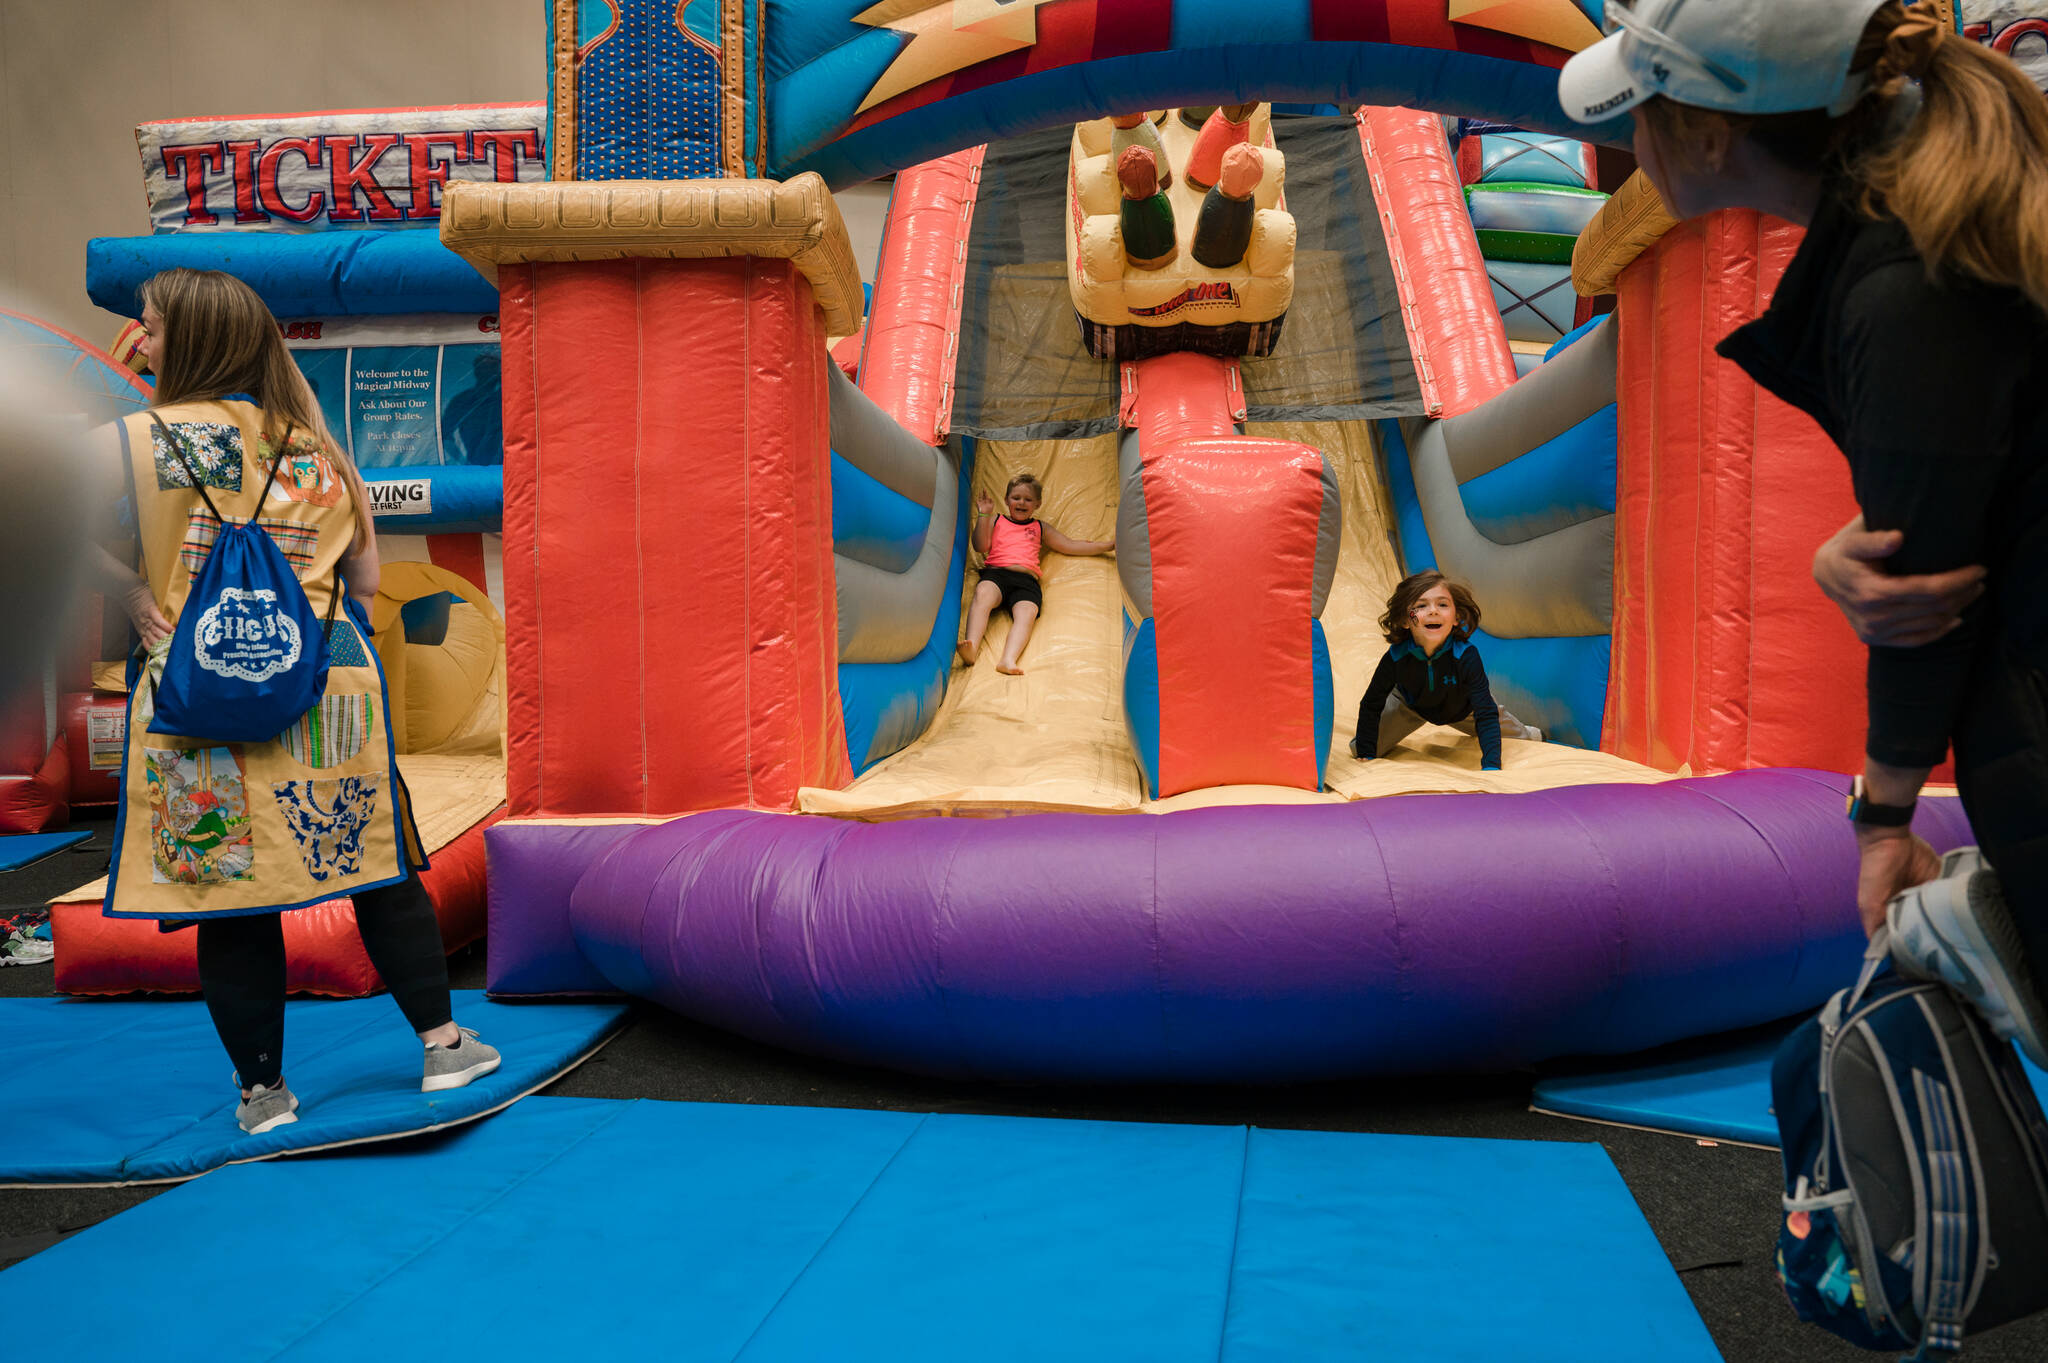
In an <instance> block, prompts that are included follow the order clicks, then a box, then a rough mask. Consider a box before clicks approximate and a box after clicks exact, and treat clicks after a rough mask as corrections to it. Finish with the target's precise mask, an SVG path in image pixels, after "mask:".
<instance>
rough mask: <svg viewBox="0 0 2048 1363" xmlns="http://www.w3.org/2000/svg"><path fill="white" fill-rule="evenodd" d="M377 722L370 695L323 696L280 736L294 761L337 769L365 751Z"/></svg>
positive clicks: (374, 704)
mask: <svg viewBox="0 0 2048 1363" xmlns="http://www.w3.org/2000/svg"><path fill="white" fill-rule="evenodd" d="M336 629H337V632H339V627H338V626H337V627H336ZM376 719H377V711H376V702H375V701H374V700H373V699H371V697H370V696H369V695H368V694H367V693H365V694H360V695H354V696H322V697H321V698H320V703H319V704H318V705H315V706H314V707H313V708H312V709H310V710H308V711H306V713H305V714H303V715H301V716H299V721H298V723H296V724H294V725H292V727H291V728H289V729H286V730H285V731H284V732H283V733H282V734H280V735H278V737H279V738H280V739H281V740H282V741H283V743H284V750H285V751H286V752H288V753H290V754H291V755H292V757H293V758H294V759H295V760H297V761H299V762H303V763H305V764H306V765H307V766H309V767H338V766H340V765H341V764H342V763H344V762H346V761H348V760H349V759H350V758H351V757H354V756H355V755H356V754H357V753H359V752H361V751H362V750H363V744H364V743H366V742H368V741H369V737H370V731H371V729H372V728H374V727H375V724H376Z"/></svg>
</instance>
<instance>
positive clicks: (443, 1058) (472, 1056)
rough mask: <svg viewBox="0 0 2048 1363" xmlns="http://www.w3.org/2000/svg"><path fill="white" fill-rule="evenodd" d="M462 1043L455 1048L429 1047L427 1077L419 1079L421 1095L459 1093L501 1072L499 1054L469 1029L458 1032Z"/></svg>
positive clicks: (454, 1046) (465, 1028)
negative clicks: (466, 1086)
mask: <svg viewBox="0 0 2048 1363" xmlns="http://www.w3.org/2000/svg"><path fill="white" fill-rule="evenodd" d="M458 1030H459V1031H460V1032H461V1033H462V1039H461V1040H460V1041H458V1042H456V1043H455V1044H454V1045H453V1046H434V1045H429V1046H428V1047H427V1061H426V1073H425V1074H424V1075H423V1076H422V1077H421V1079H420V1092H421V1093H439V1092H440V1091H441V1090H442V1089H459V1088H461V1087H462V1086H463V1085H464V1084H467V1083H469V1082H471V1081H472V1080H476V1079H481V1078H483V1077H484V1076H485V1075H487V1074H489V1073H490V1072H491V1071H492V1070H494V1069H496V1068H498V1059H499V1057H498V1052H497V1051H496V1050H495V1049H494V1048H492V1047H490V1046H486V1045H485V1044H484V1043H483V1042H481V1041H478V1040H477V1039H476V1032H475V1031H474V1030H473V1029H471V1028H468V1027H462V1028H459V1029H458Z"/></svg>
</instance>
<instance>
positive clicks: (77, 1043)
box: [0, 990, 626, 1186]
mask: <svg viewBox="0 0 2048 1363" xmlns="http://www.w3.org/2000/svg"><path fill="white" fill-rule="evenodd" d="M625 1014H626V1008H625V1005H623V1004H616V1003H561V1004H554V1003H550V1004H502V1003H491V1002H489V1001H488V1000H486V999H485V998H484V997H483V994H482V993H481V992H479V991H476V990H458V991H457V992H456V994H455V1020H456V1021H457V1022H459V1023H461V1024H462V1025H463V1026H465V1027H474V1028H476V1029H477V1030H478V1031H479V1032H480V1033H482V1035H483V1038H484V1040H486V1041H488V1042H490V1043H491V1044H492V1045H493V1046H496V1047H497V1048H498V1049H499V1050H500V1051H501V1052H502V1053H503V1054H504V1057H505V1062H504V1064H503V1065H501V1066H500V1067H499V1069H498V1071H497V1072H496V1073H495V1074H490V1075H487V1076H485V1077H484V1078H482V1079H480V1080H478V1081H477V1082H475V1083H473V1084H471V1085H469V1087H467V1088H459V1089H450V1090H448V1091H446V1092H443V1093H421V1092H420V1043H419V1038H418V1037H416V1036H414V1035H413V1033H412V1031H411V1029H410V1028H408V1027H407V1026H406V1025H405V1019H404V1018H403V1017H402V1016H400V1015H399V1012H398V1006H397V1005H396V1004H394V1003H393V1002H392V1001H391V999H390V998H389V997H387V996H382V995H380V996H378V997H375V998H367V999H331V1000H330V999H317V1000H314V999H309V1000H303V1001H294V1002H292V1003H289V1004H287V1005H286V1006H285V1071H284V1072H285V1079H286V1081H287V1082H288V1083H290V1085H291V1087H292V1092H293V1093H295V1094H297V1095H298V1098H299V1103H300V1107H299V1120H298V1121H296V1122H294V1123H291V1124H289V1125H286V1126H281V1127H278V1128H276V1129H275V1130H272V1131H266V1132H264V1133H263V1134H262V1135H260V1136H246V1135H243V1134H242V1130H241V1128H240V1127H238V1126H236V1125H235V1103H236V1093H235V1088H234V1084H233V1081H232V1076H233V1073H234V1065H233V1064H232V1062H230V1061H229V1060H228V1058H227V1055H226V1053H225V1052H223V1051H222V1050H221V1046H220V1039H219V1037H218V1036H216V1035H215V1033H214V1030H213V1023H212V1022H211V1021H210V1020H209V1019H208V1017H207V1014H206V1005H205V1004H203V1003H196V1002H170V1001H162V1002H128V1001H122V1002H109V1001H98V1000H91V999H0V1037H5V1038H6V1039H7V1076H6V1091H5V1096H4V1097H0V1129H4V1130H5V1132H6V1139H5V1140H4V1141H0V1186H4V1185H9V1184H15V1185H19V1184H48V1183H72V1184H80V1183H85V1184H103V1183H155V1182H163V1181H167V1180H175V1179H183V1178H190V1177H192V1176H193V1175H194V1174H203V1173H205V1172H206V1171H207V1170H209V1169H215V1168H219V1167H220V1166H221V1165H223V1164H228V1163H231V1162H234V1161H238V1160H249V1159H266V1158H269V1157H270V1156H273V1155H282V1154H289V1153H292V1152H294V1151H303V1150H314V1149H319V1148H321V1147H324V1146H331V1145H344V1144H348V1143H350V1142H354V1141H372V1140H383V1139H387V1138H389V1137H392V1136H401V1135H406V1134H409V1133H413V1132H420V1131H431V1130H433V1129H434V1128H436V1127H443V1126H448V1125H451V1124H454V1123H458V1122H466V1121H470V1120H471V1119H473V1118H476V1117H481V1116H483V1115H484V1114H486V1113H488V1112H492V1111H495V1110H496V1109H498V1108H501V1107H503V1106H505V1104H507V1103H510V1102H513V1101H514V1100H516V1099H518V1098H519V1097H521V1096H522V1095H524V1094H528V1093H531V1092H533V1091H534V1090H535V1089H537V1088H540V1087H542V1086H544V1085H546V1084H547V1083H549V1082H551V1081H552V1080H554V1079H555V1078H556V1077H557V1076H559V1075H561V1074H562V1073H563V1072H564V1071H567V1070H569V1069H572V1068H574V1067H575V1065H576V1064H577V1062H578V1061H580V1060H582V1059H583V1058H584V1057H585V1056H587V1055H589V1054H590V1053H591V1052H592V1051H594V1050H596V1049H597V1047H599V1046H600V1045H602V1044H603V1043H604V1040H605V1038H606V1037H608V1036H609V1035H610V1034H611V1032H612V1031H613V1029H614V1028H616V1027H617V1026H618V1025H619V1023H620V1021H621V1020H622V1019H623V1018H624V1017H625Z"/></svg>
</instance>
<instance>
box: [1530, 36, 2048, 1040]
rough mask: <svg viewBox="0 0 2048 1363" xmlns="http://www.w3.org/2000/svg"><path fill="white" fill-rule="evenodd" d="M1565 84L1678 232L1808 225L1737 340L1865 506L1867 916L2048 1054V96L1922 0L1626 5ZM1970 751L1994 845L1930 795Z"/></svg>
mask: <svg viewBox="0 0 2048 1363" xmlns="http://www.w3.org/2000/svg"><path fill="white" fill-rule="evenodd" d="M1607 17H1608V20H1609V24H1610V36H1609V37H1607V38H1606V39H1605V40H1603V41H1602V42H1599V43H1597V44H1595V45H1594V46H1592V47H1590V48H1588V49H1586V50H1585V51H1583V52H1581V53H1579V54H1578V55H1577V56H1575V57H1573V58H1572V59H1571V61H1570V62H1569V63H1568V64H1567V65H1566V66H1565V68H1564V71H1563V74H1562V76H1561V77H1560V79H1559V83H1558V98H1559V100H1560V101H1561V103H1562V104H1563V106H1564V109H1565V112H1567V113H1568V114H1570V115H1571V116H1572V117H1573V118H1574V119H1577V120H1578V121H1580V122H1583V123H1595V122H1601V121H1604V120H1606V119H1609V118H1612V117H1614V116H1616V115H1618V114H1621V113H1623V112H1627V113H1629V114H1631V115H1632V116H1633V118H1634V120H1635V150H1636V157H1637V160H1638V161H1639V162H1640V163H1641V165H1642V169H1643V172H1644V173H1645V174H1646V175H1647V176H1648V177H1649V179H1650V181H1651V183H1652V184H1654V185H1655V186H1656V188H1657V191H1658V193H1660V194H1661V195H1662V196H1663V198H1664V201H1665V203H1666V204H1667V205H1668V206H1669V207H1670V209H1671V210H1672V212H1673V213H1675V214H1677V215H1678V216H1680V217H1691V216H1695V215H1698V214H1703V213H1708V212H1712V211H1713V210H1715V209H1720V208H1732V207H1747V208H1753V209H1758V210H1761V211H1763V212H1766V213H1772V214H1775V215H1777V216H1778V217H1781V218H1785V219H1788V220H1790V221H1792V222H1794V223H1797V224H1799V225H1801V226H1804V227H1805V228H1806V229H1807V232H1806V236H1805V239H1804V240H1803V242H1802V243H1801V245H1800V248H1799V251H1798V253H1797V255H1795V256H1794V258H1793V260H1792V263H1791V264H1790V265H1789V266H1788V267H1787V269H1786V271H1785V274H1784V277H1783V279H1782V280H1781V281H1780V282H1779V284H1778V288H1777V291H1776V294H1775V296H1774V297H1773V298H1772V300H1771V303H1770V306H1769V308H1768V309H1767V310H1766V311H1765V313H1764V315H1763V316H1762V317H1760V318H1758V319H1757V320H1756V321H1754V322H1751V323H1749V324H1747V325H1745V326H1743V327H1740V328H1738V329H1737V330H1736V331H1735V332H1734V333H1732V334H1731V335H1729V336H1728V337H1726V338H1725V339H1723V340H1722V342H1721V343H1720V345H1719V347H1718V349H1719V351H1720V353H1721V354H1722V355H1724V356H1725V357H1727V358H1728V359H1730V360H1733V361H1734V362H1735V363H1736V364H1738V365H1740V366H1741V367H1742V368H1743V369H1744V370H1746V371H1747V372H1748V373H1749V375H1750V377H1752V378H1754V379H1755V380H1756V381H1757V382H1758V383H1759V384H1761V385H1762V386H1763V387H1764V388H1766V389H1768V390H1770V391H1771V392H1772V393H1775V394H1776V395H1777V396H1779V397H1780V398H1783V399H1784V400H1785V401H1787V402H1789V403H1791V404H1792V405H1793V406H1795V407H1798V408H1800V409H1802V410H1803V411H1805V412H1807V413H1809V414H1810V415H1812V416H1813V417H1814V418H1815V419H1816V420H1817V421H1818V422H1819V423H1820V425H1821V426H1822V427H1823V428H1824V429H1825V430H1826V431H1827V433H1828V434H1829V435H1830V436H1831V437H1832V438H1833V439H1834V441H1835V443H1836V444H1837V445H1839V446H1841V448H1842V451H1843V453H1844V454H1845V455H1846V456H1847V457H1848V461H1849V467H1850V472H1851V476H1852V481H1853V485H1854V488H1855V493H1856V499H1857V503H1858V505H1859V506H1860V508H1861V510H1862V515H1861V516H1859V517H1858V519H1857V520H1855V521H1852V522H1850V524H1849V525H1848V526H1847V527H1845V528H1844V529H1843V531H1842V532H1841V533H1840V534H1837V535H1836V536H1835V537H1834V538H1833V539H1832V540H1830V541H1829V542H1828V543H1827V544H1826V545H1824V546H1822V548H1821V550H1820V552H1819V553H1818V554H1816V555H1815V559H1814V576H1815V578H1816V580H1817V581H1819V582H1820V584H1821V586H1822V588H1823V590H1825V591H1826V592H1827V593H1828V595H1829V596H1830V597H1832V598H1833V599H1834V600H1835V601H1836V603H1837V604H1838V605H1839V606H1841V608H1842V610H1843V613H1844V614H1845V615H1846V616H1847V617H1848V618H1849V621H1850V623H1851V624H1852V625H1853V626H1855V627H1856V629H1857V632H1858V634H1859V635H1860V636H1861V637H1862V639H1863V640H1864V642H1865V643H1867V644H1869V645H1871V648H1870V661H1869V668H1868V673H1867V678H1866V686H1867V690H1868V696H1869V706H1870V720H1869V729H1868V733H1867V736H1866V741H1865V761H1864V769H1863V772H1862V775H1861V776H1860V777H1858V778H1857V780H1856V782H1855V784H1854V786H1853V787H1852V791H1851V796H1850V806H1849V813H1850V818H1851V819H1852V820H1853V821H1854V823H1855V828H1856V836H1857V842H1858V844H1859V847H1860V849H1861V865H1860V871H1859V876H1858V884H1857V907H1858V909H1859V910H1860V912H1861V914H1862V917H1863V922H1864V926H1865V928H1866V929H1867V930H1869V931H1871V932H1873V933H1874V932H1875V931H1876V930H1877V928H1878V926H1879V925H1880V924H1883V923H1885V922H1886V921H1887V913H1888V912H1889V922H1890V927H1891V930H1892V945H1893V955H1894V958H1895V960H1897V961H1898V962H1899V964H1900V965H1901V966H1902V968H1905V969H1909V970H1913V971H1916V972H1917V973H1921V974H1926V975H1931V976H1934V977H1937V978H1942V979H1946V980H1947V981H1948V982H1949V983H1951V984H1953V985H1955V986H1956V987H1958V988H1959V989H1960V990H1961V991H1962V992H1963V993H1964V994H1965V995H1967V996H1969V997H1970V998H1971V999H1972V1000H1973V1001H1974V1002H1975V1003H1976V1004H1977V1005H1978V1007H1979V1008H1980V1010H1982V1011H1983V1012H1984V1013H1985V1015H1986V1017H1987V1018H1988V1019H1989V1020H1990V1022H1991V1023H1992V1025H1993V1027H1994V1029H1996V1030H1997V1031H1998V1032H1999V1033H2000V1034H2001V1035H2003V1036H2007V1037H2010V1038H2012V1039H2014V1040H2016V1041H2018V1042H2019V1043H2020V1045H2021V1046H2022V1048H2023V1049H2025V1050H2026V1051H2027V1052H2028V1054H2029V1055H2030V1056H2031V1057H2032V1058H2033V1059H2034V1061H2035V1062H2036V1063H2037V1064H2044V1065H2048V1046H2044V1042H2048V1016H2044V1011H2043V1003H2042V996H2041V990H2040V988H2039V986H2040V984H2041V983H2042V981H2043V980H2044V979H2048V681H2044V675H2043V674H2044V673H2048V101H2044V100H2043V99H2042V96H2041V92H2040V91H2039V90H2037V89H2035V88H2034V87H2033V85H2032V84H2031V83H2030V82H2028V80H2027V79H2026V77H2025V76H2024V75H2022V74H2021V72H2020V71H2019V69H2018V68H2017V67H2015V66H2014V65H2012V63H2011V62H2010V61H2008V60H2007V59H2005V58H2004V57H2002V56H1998V55H1996V54H1994V53H1992V52H1990V51H1988V50H1987V49H1984V48H1981V47H1979V46H1977V45H1976V44H1974V43H1971V42H1969V41H1967V40H1964V39H1962V38H1960V37H1958V36H1957V35H1956V34H1955V32H1954V31H1953V29H1952V27H1951V25H1950V24H1949V23H1948V22H1947V21H1945V20H1944V19H1943V18H1942V17H1941V15H1940V14H1939V13H1938V12H1937V11H1936V10H1935V8H1934V6H1933V5H1932V4H1919V5H1914V6H1912V7H1910V8H1906V7H1902V6H1901V5H1900V4H1899V3H1897V0H1885V2H1884V3H1878V0H1639V3H1637V4H1636V5H1635V6H1634V7H1633V8H1632V9H1624V8H1621V7H1619V6H1617V5H1615V4H1612V3H1610V4H1609V5H1608V9H1607ZM1951 744H1952V745H1953V748H1954V752H1955V758H1956V780H1957V784H1958V786H1959V787H1960V790H1961V794H1962V798H1963V805H1964V809H1965V810H1966V812H1967V813H1968V814H1969V816H1970V822H1971V825H1972V827H1973V829H1974V831H1975V833H1976V836H1977V839H1978V841H1979V844H1980V848H1981V850H1972V851H1969V852H1967V853H1951V854H1950V856H1949V858H1948V859H1947V860H1946V862H1943V861H1940V860H1938V859H1937V858H1936V857H1935V855H1934V852H1933V850H1932V849H1931V848H1930V847H1929V846H1928V845H1927V844H1926V843H1925V842H1922V841H1921V840H1920V839H1919V838H1917V837H1916V836H1914V835H1913V833H1912V829H1911V826H1910V820H1911V816H1912V810H1913V804H1914V801H1915V799H1916V798H1917V797H1918V795H1919V792H1920V789H1921V786H1922V785H1923V784H1924V783H1925V781H1926V779H1927V776H1928V773H1929V770H1930V769H1931V768H1933V767H1934V766H1935V765H1937V764H1938V763H1939V762H1941V760H1942V758H1943V757H1944V756H1945V755H1946V753H1947V752H1948V750H1949V748H1950V746H1951Z"/></svg>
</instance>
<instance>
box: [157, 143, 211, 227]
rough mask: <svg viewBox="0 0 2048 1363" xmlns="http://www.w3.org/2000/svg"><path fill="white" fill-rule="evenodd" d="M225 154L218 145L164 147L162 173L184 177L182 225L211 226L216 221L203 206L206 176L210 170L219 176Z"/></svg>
mask: <svg viewBox="0 0 2048 1363" xmlns="http://www.w3.org/2000/svg"><path fill="white" fill-rule="evenodd" d="M224 156H225V153H223V152H222V150H221V145H220V143H218V142H200V143H195V144H193V145H191V146H184V147H165V148H164V174H166V175H168V176H170V177H171V178H172V179H174V180H175V179H177V178H178V177H179V176H181V175H182V176H184V177H185V225H186V226H187V227H211V226H213V225H214V224H215V223H217V222H219V221H220V219H219V218H216V217H215V216H214V215H213V213H212V211H211V210H210V209H208V208H207V206H206V175H207V171H208V170H209V169H210V170H211V171H212V172H213V173H214V174H215V175H218V174H220V173H221V168H222V164H223V160H224Z"/></svg>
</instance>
